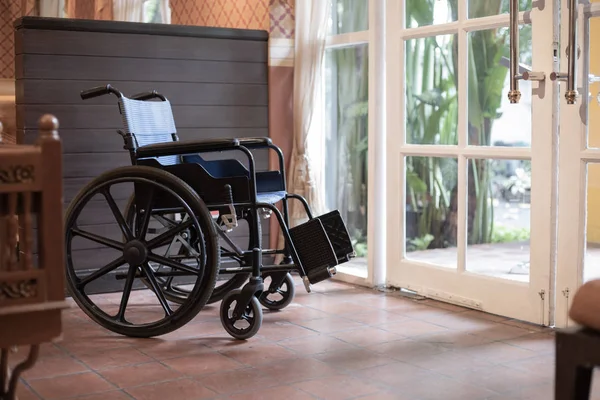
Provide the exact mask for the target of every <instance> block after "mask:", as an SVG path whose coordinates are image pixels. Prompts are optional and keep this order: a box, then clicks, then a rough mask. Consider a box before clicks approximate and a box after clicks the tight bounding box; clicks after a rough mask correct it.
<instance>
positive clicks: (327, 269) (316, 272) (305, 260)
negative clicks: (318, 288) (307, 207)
mask: <svg viewBox="0 0 600 400" xmlns="http://www.w3.org/2000/svg"><path fill="white" fill-rule="evenodd" d="M290 236H291V238H292V242H293V243H294V247H295V249H296V252H297V253H298V258H300V262H301V263H302V266H303V267H304V271H305V272H306V276H307V277H308V280H309V281H310V283H312V284H315V283H318V282H321V281H324V280H325V279H329V278H331V277H332V276H333V275H335V266H336V265H337V264H338V260H337V256H336V254H335V251H334V249H333V247H332V245H331V242H330V241H329V237H328V235H327V232H326V231H325V228H324V227H323V223H322V222H321V220H320V219H319V218H314V219H312V220H310V221H308V222H305V223H303V224H301V225H298V226H296V227H294V228H292V229H290Z"/></svg>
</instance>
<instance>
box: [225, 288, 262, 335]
mask: <svg viewBox="0 0 600 400" xmlns="http://www.w3.org/2000/svg"><path fill="white" fill-rule="evenodd" d="M241 292H242V290H241V289H236V290H232V291H231V292H229V293H227V294H226V295H225V297H224V298H223V302H222V303H221V324H223V328H225V330H226V331H227V333H229V334H230V335H231V336H232V337H234V338H236V339H240V340H246V339H250V338H251V337H252V336H254V335H256V333H257V332H258V330H259V329H260V326H261V325H262V319H263V312H262V308H261V306H260V303H259V302H258V299H257V298H256V297H254V296H253V297H252V299H251V300H250V303H249V304H248V306H246V309H245V310H244V312H243V314H242V315H240V316H238V318H234V316H233V312H234V310H235V307H236V305H237V301H238V299H239V297H240V293H241Z"/></svg>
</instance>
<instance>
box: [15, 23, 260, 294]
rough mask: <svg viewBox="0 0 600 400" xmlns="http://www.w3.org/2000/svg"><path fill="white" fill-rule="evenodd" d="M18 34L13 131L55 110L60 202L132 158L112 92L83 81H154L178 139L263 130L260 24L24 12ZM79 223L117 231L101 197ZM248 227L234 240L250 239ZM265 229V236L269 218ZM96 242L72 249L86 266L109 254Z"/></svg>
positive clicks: (137, 85)
mask: <svg viewBox="0 0 600 400" xmlns="http://www.w3.org/2000/svg"><path fill="white" fill-rule="evenodd" d="M15 38H16V103H17V105H16V107H17V138H18V141H19V142H20V143H30V142H32V141H33V140H34V139H35V137H36V135H37V133H36V124H37V120H38V118H39V116H40V115H42V114H44V113H51V114H54V115H56V116H57V118H58V119H59V121H60V136H61V138H62V140H63V148H64V187H65V193H64V194H65V196H64V204H65V207H66V206H67V205H68V204H69V202H70V201H71V200H72V199H73V197H74V196H75V194H76V193H77V192H78V191H79V190H80V189H81V188H82V187H83V185H85V184H86V183H87V182H89V181H90V180H91V179H93V178H94V177H96V176H98V175H99V174H101V173H102V172H104V171H107V170H109V169H112V168H115V167H117V166H122V165H129V164H130V160H129V155H128V153H127V152H126V151H125V150H123V148H122V147H123V143H122V139H121V137H120V136H119V135H118V134H117V133H116V129H121V128H122V122H121V117H120V114H119V111H118V108H117V103H116V98H115V97H114V96H105V97H101V98H96V99H92V100H87V101H85V102H84V101H82V100H81V99H80V97H79V92H80V91H81V90H83V89H87V88H90V87H93V86H97V85H103V84H106V83H111V84H112V85H114V86H115V87H117V88H118V89H119V90H121V91H122V92H124V93H125V94H129V95H132V94H135V93H138V92H142V91H147V90H151V89H157V90H158V91H159V92H161V93H163V94H164V95H165V96H167V97H168V98H169V100H170V101H171V103H172V105H173V113H174V116H175V121H176V124H177V127H178V133H179V135H180V138H181V139H182V140H188V139H194V138H209V137H213V138H223V137H248V136H268V135H269V132H268V125H269V115H268V85H267V75H268V64H267V61H268V45H267V40H268V33H267V32H264V31H256V30H240V29H223V28H206V27H193V26H185V27H184V26H174V25H152V24H135V23H127V22H114V21H110V22H109V21H87V20H65V19H46V18H36V17H27V18H24V19H22V20H20V22H19V24H18V27H17V30H16V33H15ZM255 157H256V163H257V166H258V168H259V170H265V169H268V156H267V154H266V153H264V152H260V153H257V154H256V156H255ZM127 196H128V193H124V194H123V195H122V196H121V197H120V198H119V199H118V202H119V203H120V205H123V204H124V202H125V201H126V198H127ZM86 224H88V225H89V226H88V228H89V229H90V230H92V231H95V232H103V233H106V234H115V235H118V227H117V226H116V224H114V218H113V217H112V216H111V214H110V212H109V210H108V208H107V207H106V206H105V205H104V204H102V205H100V204H98V210H97V212H95V213H93V214H90V215H89V216H88V219H87V220H86ZM245 234H246V233H245V232H241V237H240V238H239V240H238V242H239V243H240V244H243V243H244V242H245V243H247V238H246V237H245V236H244V235H245ZM263 234H264V237H265V239H266V238H267V237H268V224H263ZM94 246H95V245H91V246H90V244H89V242H87V244H86V245H82V246H79V247H77V248H76V250H75V252H74V253H77V254H76V255H77V256H81V257H78V259H82V260H83V262H82V264H81V265H83V267H85V268H86V269H87V268H93V269H96V268H99V267H101V266H103V265H104V264H106V262H108V261H112V259H114V257H113V258H112V259H111V258H110V257H112V254H108V253H107V254H106V255H104V256H103V254H102V253H99V252H98V250H97V249H96V248H95V247H94ZM105 261H106V262H105ZM101 262H104V264H101ZM100 264H101V265H100ZM81 265H80V266H81ZM83 267H82V268H83ZM103 290H104V289H103ZM106 290H108V289H106Z"/></svg>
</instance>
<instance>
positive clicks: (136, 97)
mask: <svg viewBox="0 0 600 400" xmlns="http://www.w3.org/2000/svg"><path fill="white" fill-rule="evenodd" d="M154 98H159V99H161V100H162V101H166V100H167V98H166V97H165V96H163V95H162V94H160V93H158V92H157V91H156V90H153V91H151V92H142V93H138V94H134V95H133V96H131V99H133V100H142V101H143V100H150V99H154Z"/></svg>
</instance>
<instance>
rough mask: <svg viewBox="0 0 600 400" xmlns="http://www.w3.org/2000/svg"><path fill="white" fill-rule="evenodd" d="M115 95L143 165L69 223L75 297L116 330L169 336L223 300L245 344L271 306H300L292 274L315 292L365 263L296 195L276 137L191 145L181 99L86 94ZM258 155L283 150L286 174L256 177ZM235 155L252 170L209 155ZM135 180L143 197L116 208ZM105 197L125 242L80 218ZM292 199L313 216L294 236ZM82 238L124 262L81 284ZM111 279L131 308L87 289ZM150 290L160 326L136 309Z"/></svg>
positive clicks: (85, 201)
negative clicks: (244, 239) (279, 242)
mask: <svg viewBox="0 0 600 400" xmlns="http://www.w3.org/2000/svg"><path fill="white" fill-rule="evenodd" d="M107 94H114V95H115V96H116V97H117V98H118V105H119V110H120V113H121V116H122V119H123V124H124V130H123V131H120V130H119V131H118V133H119V134H120V135H121V136H122V137H123V140H124V148H125V149H126V150H128V151H129V154H130V156H131V163H132V165H131V166H127V167H118V168H115V169H113V170H110V171H108V172H105V173H103V174H102V175H100V176H98V177H96V178H95V179H93V180H92V181H91V182H89V184H87V186H85V187H84V188H83V189H81V190H80V191H79V193H78V194H77V195H76V196H75V198H74V199H73V200H72V202H71V203H70V205H69V208H68V210H67V212H66V216H65V235H66V240H65V246H66V269H67V273H66V275H67V286H68V289H69V292H70V294H71V296H72V297H73V299H74V300H75V302H76V303H77V304H78V305H79V307H80V308H81V309H82V310H83V311H84V312H85V313H86V314H87V315H88V316H89V317H90V318H91V319H92V320H94V321H96V322H97V323H98V324H100V325H101V326H103V327H104V328H106V329H108V330H111V331H113V332H116V333H118V334H122V335H126V336H132V337H153V336H158V335H164V334H166V333H169V332H172V331H174V330H176V329H178V328H180V327H181V326H183V325H185V324H186V323H187V322H189V321H190V320H192V319H193V318H194V317H195V316H196V315H197V314H198V313H199V312H200V311H201V310H202V308H203V307H205V305H206V304H209V303H214V302H217V301H222V303H221V306H220V319H221V323H222V325H223V327H224V328H225V330H226V331H227V332H228V333H229V334H230V335H231V336H233V337H234V338H237V339H248V338H250V337H252V336H254V335H255V334H256V333H257V332H258V330H259V328H260V326H261V324H262V317H263V311H262V307H265V308H267V309H269V310H280V309H283V308H284V307H286V306H287V305H289V304H290V303H291V302H292V300H293V296H294V280H293V278H292V275H291V272H296V273H298V274H299V275H300V277H301V279H302V281H303V283H304V285H305V287H306V290H307V291H308V292H310V285H311V284H316V283H318V282H321V281H323V280H326V279H328V278H330V277H332V276H333V275H334V274H335V273H336V266H337V265H339V264H341V263H344V262H347V261H349V260H350V259H351V258H352V257H353V256H354V250H353V247H352V243H351V241H350V237H349V235H348V231H347V228H346V226H345V224H344V221H343V220H342V218H341V216H340V213H339V212H338V211H333V212H329V213H327V214H324V215H321V216H318V217H313V215H312V213H311V209H310V207H309V205H308V203H307V201H306V200H305V199H304V198H303V197H301V196H299V195H295V194H291V193H287V191H286V185H285V182H286V179H285V171H284V159H283V154H282V152H281V150H280V149H279V148H278V147H277V146H275V145H274V144H273V143H272V142H271V140H270V139H269V138H240V139H206V140H194V141H181V140H179V138H178V136H177V133H176V128H175V122H174V119H173V114H172V110H171V105H170V103H169V101H168V100H167V99H166V98H165V96H163V95H161V94H159V93H157V92H156V91H153V92H147V93H140V94H138V95H135V96H132V97H131V98H127V97H125V96H124V95H123V94H122V93H121V92H119V91H118V90H117V89H115V88H114V87H112V86H111V85H106V86H101V87H96V88H92V89H89V90H85V91H82V92H81V98H82V99H83V100H86V99H91V98H94V97H98V96H103V95H107ZM256 149H267V151H269V150H272V151H275V152H276V154H277V156H278V158H279V170H277V171H264V172H259V171H256V168H255V163H254V158H253V157H254V156H253V152H252V150H256ZM229 151H237V152H238V153H241V155H242V156H243V157H244V158H245V159H247V161H248V164H247V166H246V165H245V164H244V163H242V162H240V161H239V160H238V159H236V158H226V159H217V160H210V159H209V158H208V157H206V156H205V154H207V153H220V152H229ZM201 154H202V156H201ZM123 184H125V185H128V186H127V187H129V188H130V189H131V191H130V192H129V193H132V194H131V195H128V196H129V201H128V203H127V205H126V206H125V210H124V212H122V211H121V210H120V208H119V206H118V204H117V201H115V193H116V192H119V191H121V190H122V189H121V188H120V186H119V185H123ZM117 186H119V188H117ZM119 193H121V192H119ZM96 197H98V198H100V199H101V200H102V201H105V202H106V204H107V206H108V208H109V209H110V213H109V214H110V215H111V218H112V217H114V219H115V221H116V225H115V226H118V229H117V231H118V238H116V239H115V238H114V237H113V238H110V237H107V235H103V234H102V232H98V231H95V232H93V231H91V230H89V229H86V227H85V224H84V223H79V222H78V221H79V218H80V217H81V216H82V215H83V214H84V213H85V212H86V207H88V208H90V210H89V212H91V213H92V214H93V213H94V212H96V211H95V208H94V207H93V206H92V204H96V203H93V201H92V199H94V198H96ZM290 199H293V200H296V201H300V202H301V203H302V204H303V206H304V209H305V210H306V214H307V217H308V221H307V222H305V223H302V224H300V225H298V226H296V227H293V228H288V225H289V219H288V200H290ZM278 203H281V208H282V212H280V211H279V209H278V208H277V207H276V204H278ZM271 215H275V217H276V218H277V221H278V222H279V226H280V227H281V232H282V234H283V237H284V239H285V246H284V248H283V249H263V246H262V231H261V219H264V218H268V217H270V216H271ZM242 221H245V223H246V225H247V227H248V236H249V239H248V242H249V243H248V246H247V248H241V247H240V246H239V245H238V244H236V243H235V240H233V239H232V238H231V237H230V236H231V235H230V234H231V232H234V231H235V230H236V229H237V228H238V227H239V226H240V225H239V224H240V223H241V222H242ZM75 240H88V241H91V242H94V243H95V245H97V246H105V247H106V248H107V249H109V250H111V251H114V259H112V258H111V259H112V261H111V262H109V263H108V264H106V265H104V266H102V267H100V268H98V269H97V270H95V271H94V272H93V273H89V274H87V275H86V276H81V269H78V268H76V267H75V265H74V262H73V256H72V255H73V253H74V249H75V248H76V247H73V243H74V241H75ZM276 255H279V256H280V257H283V258H282V259H283V261H282V262H281V263H280V264H277V265H263V260H264V259H265V258H267V257H269V258H274V257H275V256H276ZM102 264H104V262H102ZM102 264H101V265H102ZM273 264H275V263H273ZM219 276H221V279H219ZM107 277H111V279H116V280H119V282H120V283H122V292H123V294H122V296H121V301H120V303H119V304H117V303H116V302H115V303H114V307H112V309H109V310H103V309H102V307H100V306H99V305H98V304H96V303H95V302H94V299H95V297H94V296H92V295H91V294H90V293H89V291H87V292H86V288H88V287H89V286H90V284H91V283H92V282H94V281H97V280H99V279H108V278H107ZM267 280H268V281H270V283H269V284H268V285H267V284H266V282H267ZM217 282H220V283H221V285H217ZM144 287H145V288H148V289H150V290H151V291H152V294H153V297H154V296H155V297H156V299H157V300H158V303H160V305H161V309H160V311H159V312H156V313H155V315H154V317H155V318H156V319H155V320H153V321H151V322H147V321H143V322H141V321H140V319H139V318H137V317H138V316H137V315H136V314H137V312H134V313H133V314H131V315H130V313H128V312H127V307H128V303H129V302H130V298H131V297H132V291H133V289H135V288H144ZM275 297H276V298H275Z"/></svg>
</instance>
